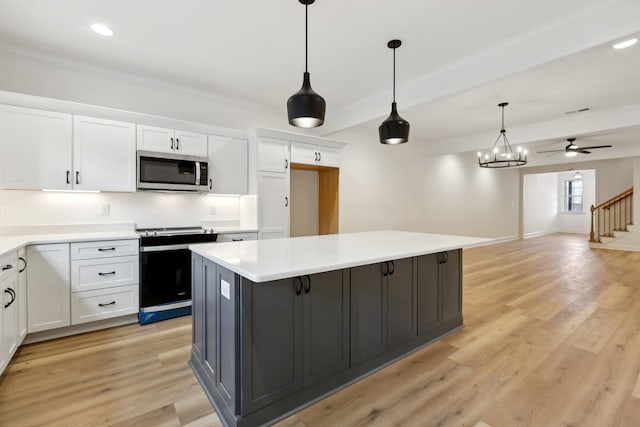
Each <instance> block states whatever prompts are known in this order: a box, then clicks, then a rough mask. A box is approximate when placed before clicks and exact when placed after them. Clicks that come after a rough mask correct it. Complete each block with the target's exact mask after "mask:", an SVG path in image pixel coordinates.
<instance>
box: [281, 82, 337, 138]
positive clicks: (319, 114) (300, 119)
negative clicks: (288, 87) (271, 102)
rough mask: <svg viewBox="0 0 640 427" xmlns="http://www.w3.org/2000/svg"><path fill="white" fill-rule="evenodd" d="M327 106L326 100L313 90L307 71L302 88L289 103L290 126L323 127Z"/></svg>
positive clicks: (292, 96)
mask: <svg viewBox="0 0 640 427" xmlns="http://www.w3.org/2000/svg"><path fill="white" fill-rule="evenodd" d="M326 106H327V104H326V103H325V101H324V98H323V97H321V96H320V95H318V94H317V93H315V92H314V90H313V89H311V83H310V82H309V73H308V72H306V71H305V72H304V77H303V80H302V87H301V88H300V90H299V91H297V92H296V93H295V94H293V95H291V97H290V98H289V100H288V101H287V113H288V115H289V124H291V125H293V126H296V127H299V128H314V127H317V126H322V124H323V123H324V111H325V109H326Z"/></svg>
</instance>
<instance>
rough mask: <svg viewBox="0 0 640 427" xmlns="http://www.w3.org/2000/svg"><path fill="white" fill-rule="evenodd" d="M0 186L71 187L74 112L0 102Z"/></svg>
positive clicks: (29, 187)
mask: <svg viewBox="0 0 640 427" xmlns="http://www.w3.org/2000/svg"><path fill="white" fill-rule="evenodd" d="M0 133H1V134H2V138H0V153H1V155H0V187H2V188H12V189H43V188H47V189H52V190H67V189H71V188H72V184H71V183H72V176H71V175H72V174H73V170H72V167H71V150H72V141H73V137H72V118H71V114H63V113H54V112H51V111H44V110H35V109H32V108H22V107H14V106H9V105H0Z"/></svg>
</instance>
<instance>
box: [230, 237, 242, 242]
mask: <svg viewBox="0 0 640 427" xmlns="http://www.w3.org/2000/svg"><path fill="white" fill-rule="evenodd" d="M243 240H244V239H243V238H242V237H239V238H237V239H236V238H233V239H231V241H232V242H242V241H243Z"/></svg>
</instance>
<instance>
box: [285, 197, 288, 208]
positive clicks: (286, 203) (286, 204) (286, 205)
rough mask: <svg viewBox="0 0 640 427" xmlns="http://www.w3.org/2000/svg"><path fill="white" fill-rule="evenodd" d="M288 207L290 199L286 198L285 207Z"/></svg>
mask: <svg viewBox="0 0 640 427" xmlns="http://www.w3.org/2000/svg"><path fill="white" fill-rule="evenodd" d="M288 206H289V198H288V197H285V198H284V207H285V208H286V207H288Z"/></svg>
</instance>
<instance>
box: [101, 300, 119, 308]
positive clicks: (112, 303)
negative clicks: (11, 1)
mask: <svg viewBox="0 0 640 427" xmlns="http://www.w3.org/2000/svg"><path fill="white" fill-rule="evenodd" d="M115 303H116V302H115V301H111V302H109V303H107V304H102V303H100V304H98V307H107V306H109V305H114V304H115Z"/></svg>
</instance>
